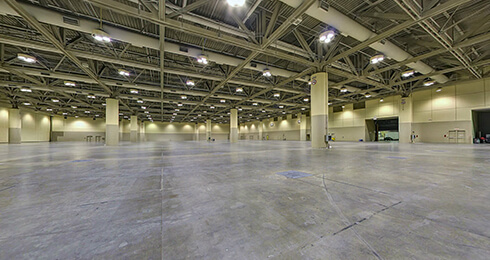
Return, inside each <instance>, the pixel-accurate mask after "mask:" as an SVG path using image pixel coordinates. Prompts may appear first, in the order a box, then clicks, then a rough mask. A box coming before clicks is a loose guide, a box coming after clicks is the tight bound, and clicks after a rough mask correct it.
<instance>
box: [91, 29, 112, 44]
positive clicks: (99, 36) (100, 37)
mask: <svg viewBox="0 0 490 260" xmlns="http://www.w3.org/2000/svg"><path fill="white" fill-rule="evenodd" d="M92 37H93V38H94V39H95V40H96V41H99V42H104V43H109V42H111V40H112V39H111V37H110V36H109V34H108V33H106V32H104V31H102V30H100V29H95V30H93V31H92Z"/></svg>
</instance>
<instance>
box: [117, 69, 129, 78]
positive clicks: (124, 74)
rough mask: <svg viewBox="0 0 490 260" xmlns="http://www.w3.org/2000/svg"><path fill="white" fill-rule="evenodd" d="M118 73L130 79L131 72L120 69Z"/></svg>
mask: <svg viewBox="0 0 490 260" xmlns="http://www.w3.org/2000/svg"><path fill="white" fill-rule="evenodd" d="M117 72H118V73H119V75H121V76H126V77H129V75H130V74H129V71H127V70H125V69H118V70H117Z"/></svg>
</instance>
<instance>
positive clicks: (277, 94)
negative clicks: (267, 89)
mask: <svg viewBox="0 0 490 260" xmlns="http://www.w3.org/2000/svg"><path fill="white" fill-rule="evenodd" d="M273 96H274V97H276V98H278V97H280V96H281V93H274V95H273Z"/></svg>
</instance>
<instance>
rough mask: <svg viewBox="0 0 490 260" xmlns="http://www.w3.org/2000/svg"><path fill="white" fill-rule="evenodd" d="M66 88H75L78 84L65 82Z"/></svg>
mask: <svg viewBox="0 0 490 260" xmlns="http://www.w3.org/2000/svg"><path fill="white" fill-rule="evenodd" d="M64 83H65V86H68V87H75V86H76V85H77V84H76V83H75V82H73V81H67V80H65V82H64Z"/></svg>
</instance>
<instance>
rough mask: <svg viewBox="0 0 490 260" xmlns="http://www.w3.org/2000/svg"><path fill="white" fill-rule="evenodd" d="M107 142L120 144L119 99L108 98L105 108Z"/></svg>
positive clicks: (107, 143) (108, 143)
mask: <svg viewBox="0 0 490 260" xmlns="http://www.w3.org/2000/svg"><path fill="white" fill-rule="evenodd" d="M105 111H106V112H105V124H106V126H105V144H106V145H118V144H119V100H117V99H113V98H108V99H107V100H106V110H105Z"/></svg>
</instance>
